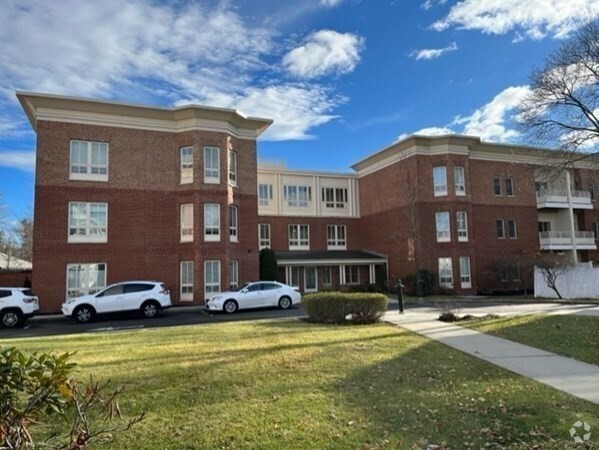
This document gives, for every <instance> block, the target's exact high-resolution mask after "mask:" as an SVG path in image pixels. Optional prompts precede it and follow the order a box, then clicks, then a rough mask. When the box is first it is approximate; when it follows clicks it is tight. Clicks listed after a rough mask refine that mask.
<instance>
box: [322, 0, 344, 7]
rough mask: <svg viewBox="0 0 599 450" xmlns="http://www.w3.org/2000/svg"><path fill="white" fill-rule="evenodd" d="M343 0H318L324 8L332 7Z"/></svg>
mask: <svg viewBox="0 0 599 450" xmlns="http://www.w3.org/2000/svg"><path fill="white" fill-rule="evenodd" d="M342 1H343V0H320V4H321V5H322V6H325V7H326V8H334V7H335V6H338V5H340V4H341V2H342Z"/></svg>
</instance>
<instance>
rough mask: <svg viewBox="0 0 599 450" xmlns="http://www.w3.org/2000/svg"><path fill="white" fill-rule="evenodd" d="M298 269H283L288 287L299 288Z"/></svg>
mask: <svg viewBox="0 0 599 450" xmlns="http://www.w3.org/2000/svg"><path fill="white" fill-rule="evenodd" d="M299 270H300V269H299V267H294V266H287V267H286V268H285V283H286V284H288V285H289V286H296V287H297V286H299Z"/></svg>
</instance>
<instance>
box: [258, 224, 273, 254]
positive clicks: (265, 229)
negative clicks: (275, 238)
mask: <svg viewBox="0 0 599 450" xmlns="http://www.w3.org/2000/svg"><path fill="white" fill-rule="evenodd" d="M258 244H259V245H260V249H263V248H270V225H269V224H268V223H261V224H258Z"/></svg>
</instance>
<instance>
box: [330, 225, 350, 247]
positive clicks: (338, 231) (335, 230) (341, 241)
mask: <svg viewBox="0 0 599 450" xmlns="http://www.w3.org/2000/svg"><path fill="white" fill-rule="evenodd" d="M327 247H328V249H329V250H331V249H346V248H347V241H346V239H345V225H327Z"/></svg>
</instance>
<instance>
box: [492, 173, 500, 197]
mask: <svg viewBox="0 0 599 450" xmlns="http://www.w3.org/2000/svg"><path fill="white" fill-rule="evenodd" d="M493 194H495V195H497V196H500V195H501V178H500V177H493Z"/></svg>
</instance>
